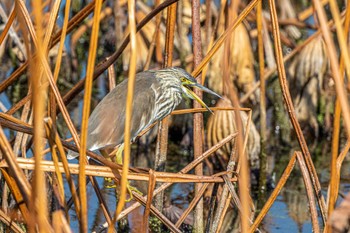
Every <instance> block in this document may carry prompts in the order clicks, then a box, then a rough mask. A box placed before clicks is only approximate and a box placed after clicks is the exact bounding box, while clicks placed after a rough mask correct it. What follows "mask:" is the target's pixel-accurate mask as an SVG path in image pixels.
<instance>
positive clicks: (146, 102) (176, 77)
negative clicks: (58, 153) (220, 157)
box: [67, 67, 221, 164]
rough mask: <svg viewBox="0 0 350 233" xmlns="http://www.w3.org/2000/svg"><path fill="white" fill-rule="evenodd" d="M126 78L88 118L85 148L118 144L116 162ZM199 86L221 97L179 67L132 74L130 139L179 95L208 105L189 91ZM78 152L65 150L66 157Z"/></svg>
mask: <svg viewBox="0 0 350 233" xmlns="http://www.w3.org/2000/svg"><path fill="white" fill-rule="evenodd" d="M127 86H128V79H125V80H124V81H122V82H121V83H120V84H118V85H117V86H116V87H115V88H114V89H112V90H111V91H110V92H109V93H108V94H107V95H106V96H105V97H104V98H103V99H102V100H101V101H100V102H99V104H98V105H97V106H96V108H95V109H94V110H93V111H92V113H91V115H90V117H89V123H88V133H87V149H88V150H90V151H95V150H103V149H113V148H115V147H117V146H118V145H119V148H121V149H120V150H118V152H117V158H116V160H117V163H119V164H121V161H122V153H121V152H122V150H123V145H124V127H125V109H126V105H125V104H126V96H127ZM191 87H194V88H199V89H201V90H202V91H205V92H207V93H210V94H212V95H214V96H217V97H219V98H221V96H220V95H218V94H217V93H215V92H213V91H211V90H210V89H208V88H206V87H204V86H202V85H201V84H199V83H197V81H196V79H195V78H194V77H192V76H191V75H190V74H189V73H187V72H186V71H185V70H184V69H182V68H179V67H170V68H165V69H160V70H147V71H143V72H140V73H137V74H136V77H135V86H134V93H135V95H134V98H133V106H132V118H131V131H130V132H131V134H130V135H131V138H132V142H134V141H135V139H136V138H137V136H138V134H139V133H141V131H143V130H144V129H146V128H148V127H149V126H151V125H152V124H153V123H155V122H157V121H160V120H162V119H163V118H165V117H166V116H168V115H169V114H170V113H171V112H172V111H173V110H174V109H175V108H176V107H177V106H178V105H179V104H180V103H181V101H182V99H183V97H185V98H190V99H193V100H196V101H198V102H199V103H200V104H201V105H202V106H203V107H205V108H206V109H207V110H208V111H210V112H212V111H211V110H210V109H209V107H208V106H207V105H206V104H205V103H204V102H203V101H202V100H201V99H200V98H199V97H198V96H197V95H196V94H195V93H194V92H193V91H192V90H191ZM78 156H79V154H78V153H76V152H72V151H69V153H68V155H67V157H68V159H74V158H76V157H78Z"/></svg>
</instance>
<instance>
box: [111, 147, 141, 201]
mask: <svg viewBox="0 0 350 233" xmlns="http://www.w3.org/2000/svg"><path fill="white" fill-rule="evenodd" d="M123 151H124V144H122V145H120V146H119V148H118V150H117V153H116V162H117V164H123ZM109 187H111V186H109ZM114 187H115V186H114ZM126 188H127V190H128V193H129V196H130V198H129V199H127V200H126V202H129V201H131V200H132V199H133V195H132V191H135V192H137V193H139V194H140V195H142V192H140V191H139V190H138V189H137V188H136V187H133V186H131V185H130V184H129V181H128V182H127V186H126Z"/></svg>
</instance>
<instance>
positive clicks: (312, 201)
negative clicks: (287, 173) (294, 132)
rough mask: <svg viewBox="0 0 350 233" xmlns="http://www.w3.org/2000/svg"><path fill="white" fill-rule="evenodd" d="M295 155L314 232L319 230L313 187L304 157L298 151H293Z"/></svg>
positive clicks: (317, 232)
mask: <svg viewBox="0 0 350 233" xmlns="http://www.w3.org/2000/svg"><path fill="white" fill-rule="evenodd" d="M295 153H296V155H297V160H298V163H299V167H300V170H301V173H302V176H303V180H304V184H305V189H306V194H307V198H308V200H309V208H310V214H311V222H312V231H313V232H315V233H319V232H320V227H319V225H318V219H317V209H316V201H315V196H314V192H313V187H312V183H311V178H310V173H309V172H308V169H307V166H306V163H305V159H304V157H303V155H302V153H300V152H299V151H297V152H295Z"/></svg>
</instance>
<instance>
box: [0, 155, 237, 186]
mask: <svg viewBox="0 0 350 233" xmlns="http://www.w3.org/2000/svg"><path fill="white" fill-rule="evenodd" d="M16 162H17V164H18V166H19V167H20V168H21V169H24V170H33V169H34V168H35V167H34V161H33V160H31V159H24V158H17V159H16ZM40 166H41V168H42V169H43V171H45V172H55V171H56V170H57V169H56V167H55V163H54V162H53V161H42V162H41V164H40ZM0 167H2V168H5V167H8V165H7V163H5V162H1V163H0ZM57 168H58V169H59V171H60V172H61V173H67V174H70V175H71V174H79V165H78V164H68V166H67V168H65V165H64V164H63V163H61V162H58V163H57ZM85 169H86V174H87V175H90V176H99V177H109V178H114V177H115V175H114V173H113V171H114V170H116V169H121V168H110V167H108V166H101V165H86V167H85ZM66 171H67V172H66ZM153 173H154V176H155V177H156V178H155V181H156V182H160V183H223V182H224V180H223V178H221V176H223V175H226V174H229V172H220V173H217V174H214V175H212V176H204V175H203V176H198V175H192V174H179V173H169V172H155V171H154V172H153ZM127 177H128V180H137V181H149V180H150V176H149V174H147V173H145V172H130V173H129V174H128V176H127ZM230 181H232V182H235V181H237V178H230Z"/></svg>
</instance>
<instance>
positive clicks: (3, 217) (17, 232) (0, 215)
mask: <svg viewBox="0 0 350 233" xmlns="http://www.w3.org/2000/svg"><path fill="white" fill-rule="evenodd" d="M0 222H1V223H2V224H5V225H6V226H8V227H9V228H10V230H11V232H14V233H24V231H23V230H22V229H21V227H20V226H18V225H17V223H15V222H14V221H13V219H11V218H10V217H9V216H8V215H7V214H6V213H5V212H4V211H2V210H0Z"/></svg>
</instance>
